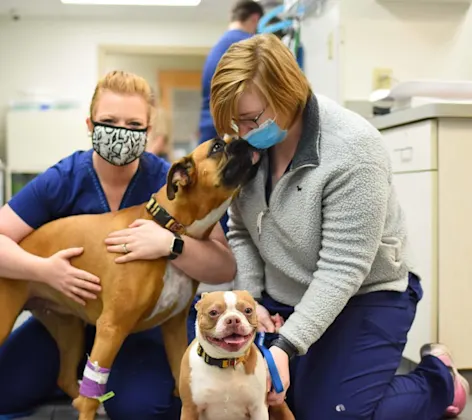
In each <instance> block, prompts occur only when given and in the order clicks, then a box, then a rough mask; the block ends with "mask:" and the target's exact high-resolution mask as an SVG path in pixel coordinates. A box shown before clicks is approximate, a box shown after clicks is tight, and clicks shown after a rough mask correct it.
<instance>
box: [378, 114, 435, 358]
mask: <svg viewBox="0 0 472 420" xmlns="http://www.w3.org/2000/svg"><path fill="white" fill-rule="evenodd" d="M436 133H437V124H436V122H435V121H432V120H428V121H423V122H419V123H416V124H410V125H406V126H402V127H396V128H392V129H389V130H385V131H384V132H383V134H384V139H385V142H386V145H387V148H388V149H389V151H390V155H391V158H392V169H393V172H394V175H393V184H394V188H395V191H396V194H397V196H398V199H399V201H400V204H401V206H402V208H403V211H404V212H405V216H406V222H407V227H408V234H409V239H408V240H409V245H410V249H411V252H412V253H413V260H414V262H415V272H416V274H418V275H419V276H420V277H421V285H422V288H423V293H424V295H423V299H422V300H421V301H420V303H419V304H418V307H417V312H416V318H415V321H414V323H413V325H412V328H411V330H410V333H409V335H408V343H407V345H406V347H405V351H404V353H403V355H404V357H405V358H407V359H409V360H411V361H413V362H416V363H418V362H419V349H420V348H421V346H422V345H423V344H424V343H430V342H435V341H437V339H438V334H437V241H436V237H437V188H438V184H437V153H436V151H437V136H436Z"/></svg>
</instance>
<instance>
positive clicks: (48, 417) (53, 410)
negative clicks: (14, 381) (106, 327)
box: [18, 397, 472, 420]
mask: <svg viewBox="0 0 472 420" xmlns="http://www.w3.org/2000/svg"><path fill="white" fill-rule="evenodd" d="M469 401H470V402H469V406H468V407H467V408H466V410H465V412H464V413H463V415H461V416H460V417H459V419H460V420H472V397H471V398H470V400H469ZM99 418H101V419H103V418H104V417H102V416H100V417H99ZM76 419H77V414H76V413H75V412H74V410H73V409H72V408H71V407H69V406H68V405H65V404H60V405H59V404H58V405H55V406H47V407H43V408H41V409H40V410H38V412H37V413H35V414H34V415H33V416H30V417H23V418H22V419H18V420H76Z"/></svg>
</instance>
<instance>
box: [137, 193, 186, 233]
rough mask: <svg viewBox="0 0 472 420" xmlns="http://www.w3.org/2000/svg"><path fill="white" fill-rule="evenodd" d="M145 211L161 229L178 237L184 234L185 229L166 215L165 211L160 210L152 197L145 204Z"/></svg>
mask: <svg viewBox="0 0 472 420" xmlns="http://www.w3.org/2000/svg"><path fill="white" fill-rule="evenodd" d="M146 210H147V211H148V212H149V213H150V214H151V216H152V217H153V218H154V221H155V222H156V223H158V224H159V225H160V226H162V227H163V228H165V229H167V230H170V231H171V232H173V233H177V234H179V235H183V234H185V227H184V226H183V225H182V224H181V223H179V222H177V220H175V219H174V218H173V217H172V216H171V215H170V214H169V213H167V210H166V209H164V208H162V207H161V206H160V205H159V204H158V203H157V201H156V199H155V198H154V197H151V199H150V200H149V201H148V203H147V204H146Z"/></svg>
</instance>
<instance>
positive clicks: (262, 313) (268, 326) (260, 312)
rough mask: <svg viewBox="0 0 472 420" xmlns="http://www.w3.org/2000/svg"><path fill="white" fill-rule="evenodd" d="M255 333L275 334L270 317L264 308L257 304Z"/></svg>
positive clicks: (272, 320) (273, 324)
mask: <svg viewBox="0 0 472 420" xmlns="http://www.w3.org/2000/svg"><path fill="white" fill-rule="evenodd" d="M256 314H257V331H259V332H268V333H273V332H276V329H275V327H276V326H275V322H274V319H273V318H272V317H271V316H270V314H269V311H268V310H267V309H266V308H264V306H262V305H259V304H257V306H256Z"/></svg>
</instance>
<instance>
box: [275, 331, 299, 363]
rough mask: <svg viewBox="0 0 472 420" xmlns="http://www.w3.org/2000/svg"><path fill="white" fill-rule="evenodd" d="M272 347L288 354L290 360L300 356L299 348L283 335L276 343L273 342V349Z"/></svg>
mask: <svg viewBox="0 0 472 420" xmlns="http://www.w3.org/2000/svg"><path fill="white" fill-rule="evenodd" d="M272 346H275V347H278V348H279V349H282V350H283V351H284V352H285V353H287V355H288V358H289V359H290V360H291V359H293V358H294V357H295V356H297V355H298V350H297V348H296V347H295V346H294V345H293V344H292V343H291V342H290V341H288V340H287V339H286V338H285V337H284V336H283V335H279V336H278V337H277V338H276V339H275V340H274V341H272V344H271V347H272Z"/></svg>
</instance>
